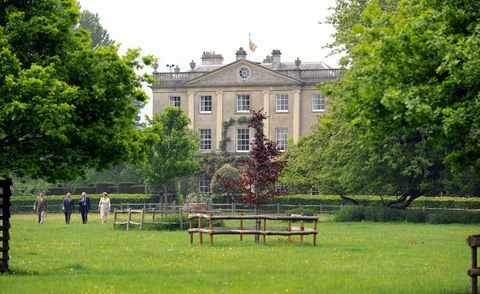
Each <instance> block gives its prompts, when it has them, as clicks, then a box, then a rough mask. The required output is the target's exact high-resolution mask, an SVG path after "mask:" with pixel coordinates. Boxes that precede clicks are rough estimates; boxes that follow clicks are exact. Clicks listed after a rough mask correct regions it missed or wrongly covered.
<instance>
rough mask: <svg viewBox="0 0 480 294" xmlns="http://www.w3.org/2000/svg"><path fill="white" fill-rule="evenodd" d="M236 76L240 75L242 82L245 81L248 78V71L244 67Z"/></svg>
mask: <svg viewBox="0 0 480 294" xmlns="http://www.w3.org/2000/svg"><path fill="white" fill-rule="evenodd" d="M238 74H239V75H240V78H241V79H242V80H246V79H248V78H249V77H250V70H249V69H248V68H246V67H242V68H240V71H239V72H238Z"/></svg>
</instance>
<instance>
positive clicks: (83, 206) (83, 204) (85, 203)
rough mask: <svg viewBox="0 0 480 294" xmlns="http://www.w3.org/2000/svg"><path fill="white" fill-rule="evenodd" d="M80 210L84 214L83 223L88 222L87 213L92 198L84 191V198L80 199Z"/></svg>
mask: <svg viewBox="0 0 480 294" xmlns="http://www.w3.org/2000/svg"><path fill="white" fill-rule="evenodd" d="M78 210H79V211H80V214H81V215H82V223H84V224H86V223H87V215H88V211H89V210H90V198H88V197H87V193H85V192H83V193H82V198H80V201H78Z"/></svg>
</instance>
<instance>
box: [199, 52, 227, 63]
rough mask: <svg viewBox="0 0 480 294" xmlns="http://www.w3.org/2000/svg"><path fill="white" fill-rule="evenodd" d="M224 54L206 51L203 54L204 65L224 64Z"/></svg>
mask: <svg viewBox="0 0 480 294" xmlns="http://www.w3.org/2000/svg"><path fill="white" fill-rule="evenodd" d="M222 62H223V56H222V54H215V52H214V51H204V52H203V55H202V65H212V64H222Z"/></svg>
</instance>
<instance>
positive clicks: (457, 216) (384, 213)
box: [335, 205, 480, 224]
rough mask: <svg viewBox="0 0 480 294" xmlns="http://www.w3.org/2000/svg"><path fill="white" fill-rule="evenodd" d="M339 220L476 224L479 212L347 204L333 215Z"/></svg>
mask: <svg viewBox="0 0 480 294" xmlns="http://www.w3.org/2000/svg"><path fill="white" fill-rule="evenodd" d="M335 220H336V221H339V222H358V221H374V222H404V221H406V222H412V223H431V224H453V223H459V224H478V223H480V212H473V211H448V210H441V211H423V210H421V209H407V210H398V209H391V208H385V207H372V206H370V207H365V206H354V205H347V206H345V207H342V209H341V210H340V212H339V213H338V214H337V215H336V216H335Z"/></svg>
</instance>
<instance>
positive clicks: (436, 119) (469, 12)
mask: <svg viewBox="0 0 480 294" xmlns="http://www.w3.org/2000/svg"><path fill="white" fill-rule="evenodd" d="M364 22H365V23H369V24H370V25H369V26H365V27H361V28H355V29H354V30H353V32H352V33H354V34H356V35H358V36H359V40H360V42H359V44H358V45H357V46H356V47H355V48H354V50H353V51H352V54H351V56H352V59H353V60H354V61H355V63H354V65H353V66H352V68H351V69H350V70H349V71H348V72H347V74H346V77H345V78H344V79H342V80H341V82H340V83H338V84H337V86H336V87H335V88H334V90H333V91H332V92H331V94H332V95H333V99H339V100H342V101H344V103H345V107H343V110H344V111H345V114H346V116H347V119H348V120H349V121H351V123H352V124H354V125H357V126H358V127H360V128H364V129H365V130H366V136H365V137H364V138H365V142H383V141H384V140H385V138H387V137H392V136H395V137H397V138H402V137H404V138H410V139H409V140H410V141H413V140H417V141H428V142H429V143H428V144H431V147H432V148H437V147H438V148H442V149H443V150H444V152H445V162H447V163H448V164H449V165H450V166H451V167H452V168H456V169H462V168H464V167H465V166H477V167H478V166H480V135H479V134H480V132H479V130H480V116H479V115H478V114H479V113H480V95H479V92H480V67H479V66H478V65H479V62H480V58H479V56H480V46H478V45H479V44H480V34H479V30H480V3H479V2H476V1H473V2H472V1H436V0H404V1H401V2H400V3H399V7H398V9H397V12H396V13H391V14H384V13H382V12H381V9H380V7H379V5H378V4H376V3H372V4H371V5H369V6H368V7H367V9H366V10H365V12H364Z"/></svg>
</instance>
